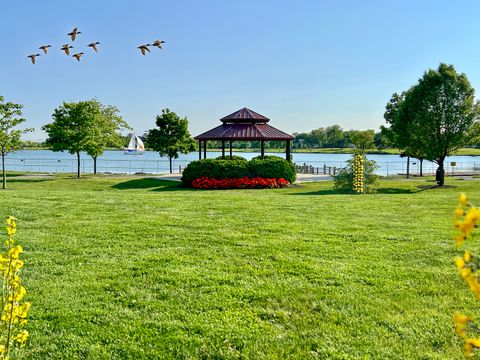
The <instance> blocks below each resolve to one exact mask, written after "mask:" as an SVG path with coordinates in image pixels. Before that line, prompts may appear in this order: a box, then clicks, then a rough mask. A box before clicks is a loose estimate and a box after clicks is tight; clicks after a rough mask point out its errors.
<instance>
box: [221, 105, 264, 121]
mask: <svg viewBox="0 0 480 360" xmlns="http://www.w3.org/2000/svg"><path fill="white" fill-rule="evenodd" d="M220 121H221V122H223V123H230V122H234V123H239V122H240V123H243V122H247V123H267V122H269V121H270V119H269V118H267V117H266V116H263V115H260V114H259V113H256V112H255V111H253V110H250V109H247V108H246V107H244V108H243V109H240V110H238V111H235V112H234V113H232V114H230V115H227V116H225V117H223V118H221V119H220Z"/></svg>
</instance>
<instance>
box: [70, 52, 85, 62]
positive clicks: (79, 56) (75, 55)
mask: <svg viewBox="0 0 480 360" xmlns="http://www.w3.org/2000/svg"><path fill="white" fill-rule="evenodd" d="M82 56H83V52H81V53H77V54H73V55H72V57H74V58H75V59H77V61H80V58H81V57H82Z"/></svg>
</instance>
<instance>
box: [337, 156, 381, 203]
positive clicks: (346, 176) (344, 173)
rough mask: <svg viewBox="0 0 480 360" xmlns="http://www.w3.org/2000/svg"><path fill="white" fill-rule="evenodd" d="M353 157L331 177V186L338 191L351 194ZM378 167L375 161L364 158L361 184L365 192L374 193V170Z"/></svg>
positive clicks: (375, 180)
mask: <svg viewBox="0 0 480 360" xmlns="http://www.w3.org/2000/svg"><path fill="white" fill-rule="evenodd" d="M354 162H355V159H354V157H352V158H351V159H350V160H348V161H347V163H348V164H347V166H346V167H344V168H343V169H340V170H338V172H337V175H335V176H334V177H333V180H334V185H333V188H334V189H335V190H336V191H338V192H339V193H344V194H353V193H355V191H354V178H355V170H354V166H355V165H354ZM377 169H378V166H377V165H376V164H375V161H372V160H367V159H365V162H364V170H365V178H364V184H363V190H364V192H365V193H366V194H371V193H374V192H375V191H376V190H377V180H378V175H375V170H377Z"/></svg>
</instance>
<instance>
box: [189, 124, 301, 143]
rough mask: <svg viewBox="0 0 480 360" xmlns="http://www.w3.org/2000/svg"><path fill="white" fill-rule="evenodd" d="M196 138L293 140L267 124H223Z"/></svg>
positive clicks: (290, 136)
mask: <svg viewBox="0 0 480 360" xmlns="http://www.w3.org/2000/svg"><path fill="white" fill-rule="evenodd" d="M195 139H196V140H279V141H284V140H293V136H292V135H289V134H287V133H285V132H283V131H281V130H278V129H276V128H274V127H273V126H270V125H268V124H223V125H220V126H217V127H216V128H213V129H211V130H209V131H207V132H204V133H203V134H200V135H198V136H195Z"/></svg>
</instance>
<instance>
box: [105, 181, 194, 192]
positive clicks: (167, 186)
mask: <svg viewBox="0 0 480 360" xmlns="http://www.w3.org/2000/svg"><path fill="white" fill-rule="evenodd" d="M112 188H113V189H118V190H133V189H150V191H188V190H191V189H188V188H185V187H182V183H181V182H178V181H171V180H160V179H153V178H142V179H133V180H128V181H124V182H121V183H118V184H115V185H113V186H112Z"/></svg>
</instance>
